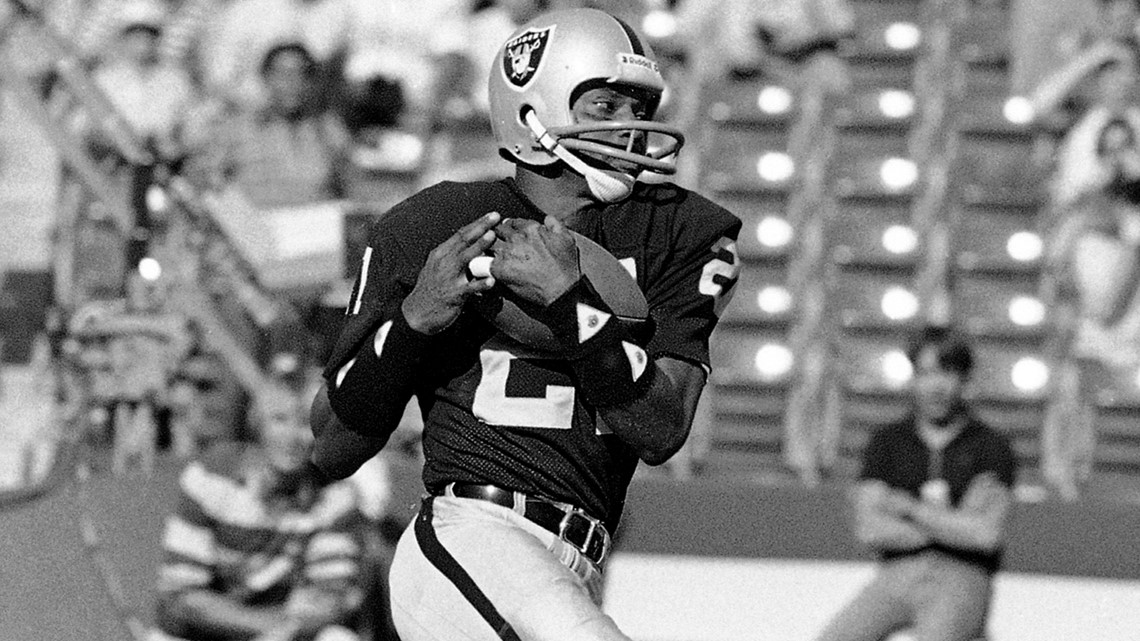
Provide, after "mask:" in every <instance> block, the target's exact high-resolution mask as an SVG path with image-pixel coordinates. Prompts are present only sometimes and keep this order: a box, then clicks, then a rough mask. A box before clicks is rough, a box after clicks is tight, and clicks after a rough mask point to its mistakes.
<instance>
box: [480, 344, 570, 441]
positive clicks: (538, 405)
mask: <svg viewBox="0 0 1140 641" xmlns="http://www.w3.org/2000/svg"><path fill="white" fill-rule="evenodd" d="M479 359H480V361H481V362H482V364H483V376H482V378H480V379H479V385H478V386H477V387H476V388H475V399H474V400H473V401H472V403H471V411H472V412H473V413H474V414H475V417H476V418H478V419H479V420H481V421H483V422H484V423H487V424H489V425H514V426H520V427H539V428H547V429H555V430H568V429H570V427H571V425H572V424H573V423H572V421H573V418H574V388H573V387H570V386H569V385H547V386H546V394H545V395H544V396H543V397H541V398H517V397H510V396H507V375H508V374H510V371H511V363H513V362H514V361H516V360H518V359H519V357H518V356H516V355H515V354H512V353H511V352H508V351H506V350H498V349H483V350H482V351H481V352H480V353H479Z"/></svg>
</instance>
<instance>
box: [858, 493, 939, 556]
mask: <svg viewBox="0 0 1140 641" xmlns="http://www.w3.org/2000/svg"><path fill="white" fill-rule="evenodd" d="M852 504H853V506H854V508H855V538H856V539H857V540H858V541H859V542H860V543H862V544H863V545H866V546H868V547H870V548H873V549H876V550H888V551H902V550H913V549H916V548H920V547H922V546H924V545H926V544H928V543H930V537H929V536H927V534H926V533H925V532H924V531H923V530H922V529H921V528H920V527H919V526H918V525H916V524H915V523H914V522H912V521H911V520H910V518H909V515H910V513H911V511H912V510H913V509H914V508H915V507H916V506H917V504H918V501H917V500H916V499H915V498H914V497H912V496H910V495H909V494H907V493H905V492H902V491H899V490H895V489H892V488H891V487H890V486H888V485H887V484H886V483H884V482H883V481H881V480H879V479H871V478H868V479H863V480H861V481H859V483H858V484H857V485H856V486H855V488H854V490H853V492H852Z"/></svg>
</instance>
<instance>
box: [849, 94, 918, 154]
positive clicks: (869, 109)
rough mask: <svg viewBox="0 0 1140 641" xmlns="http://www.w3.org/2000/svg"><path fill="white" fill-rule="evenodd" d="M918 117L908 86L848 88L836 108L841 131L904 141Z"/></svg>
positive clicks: (916, 103)
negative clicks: (849, 92)
mask: <svg viewBox="0 0 1140 641" xmlns="http://www.w3.org/2000/svg"><path fill="white" fill-rule="evenodd" d="M917 119H918V101H917V99H916V97H915V95H914V93H913V92H912V91H911V89H910V88H909V87H903V86H889V85H887V86H876V87H862V86H855V87H852V92H851V94H850V95H848V96H846V98H845V99H844V100H843V103H842V104H841V105H840V106H839V107H838V108H837V109H836V113H835V124H836V126H837V127H838V128H839V131H840V132H841V134H846V135H851V134H853V133H863V134H864V135H875V136H882V137H888V138H896V139H902V140H904V141H905V139H906V137H907V136H908V135H909V133H910V130H911V127H912V126H913V125H914V123H915V122H916V121H917Z"/></svg>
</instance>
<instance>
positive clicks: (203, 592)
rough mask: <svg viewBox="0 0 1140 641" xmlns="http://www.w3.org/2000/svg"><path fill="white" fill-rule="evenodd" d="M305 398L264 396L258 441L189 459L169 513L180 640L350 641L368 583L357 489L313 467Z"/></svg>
mask: <svg viewBox="0 0 1140 641" xmlns="http://www.w3.org/2000/svg"><path fill="white" fill-rule="evenodd" d="M298 401H299V396H298V395H297V394H296V393H294V392H293V390H290V389H288V388H286V387H284V386H282V385H280V384H271V385H270V386H268V387H267V388H265V389H263V390H259V391H258V392H257V393H255V398H254V406H253V411H252V415H251V421H252V423H253V426H254V429H255V431H256V433H257V436H258V438H257V442H256V443H233V442H230V443H223V444H220V445H218V446H217V447H215V448H213V449H212V450H211V451H209V452H207V453H206V454H205V455H203V456H202V457H201V458H199V459H196V460H194V461H192V462H191V463H190V464H189V465H187V467H186V468H185V469H184V470H183V472H182V474H181V476H180V479H179V488H180V491H179V497H178V503H177V505H176V506H175V508H174V510H173V511H172V513H171V514H170V515H169V516H168V518H167V521H166V528H165V534H164V536H163V549H164V552H165V558H164V560H163V563H162V566H161V567H160V569H159V578H158V612H157V622H158V624H159V627H160V628H161V630H162V631H163V632H164V633H165V634H166V635H170V636H173V637H175V638H179V639H196V640H209V641H228V640H234V641H238V640H246V639H255V640H257V641H293V640H297V641H301V640H306V641H307V640H309V639H314V638H315V639H317V640H325V639H328V640H330V641H331V640H333V639H336V640H337V641H349V640H352V639H356V638H358V637H357V634H356V633H355V632H354V628H355V627H356V624H357V622H358V617H359V616H360V615H361V612H360V611H359V610H360V607H361V604H362V603H363V602H364V599H365V596H366V595H365V589H366V586H367V584H368V583H369V581H370V577H368V576H367V575H366V574H365V573H364V572H363V571H362V564H363V563H364V562H365V561H364V545H365V539H364V538H363V537H364V536H365V534H366V532H367V529H368V528H365V527H363V524H364V522H363V521H362V514H361V511H360V507H361V504H360V497H359V494H358V492H357V491H356V489H355V487H354V485H353V484H352V483H349V482H343V483H334V484H331V485H325V484H324V483H323V482H321V481H320V480H319V479H318V478H317V477H316V476H314V475H313V474H312V473H311V471H310V469H311V468H310V466H309V465H308V464H307V454H308V451H309V443H310V442H311V438H312V437H311V435H310V434H309V431H308V430H307V429H305V427H304V419H303V408H302V407H301V404H300V403H299V402H298Z"/></svg>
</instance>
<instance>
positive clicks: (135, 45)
mask: <svg viewBox="0 0 1140 641" xmlns="http://www.w3.org/2000/svg"><path fill="white" fill-rule="evenodd" d="M116 8H117V9H118V10H119V13H117V14H116V15H115V16H114V19H115V24H117V25H119V27H118V30H117V31H116V32H115V34H116V36H115V39H114V40H113V41H112V42H111V43H110V45H109V46H108V47H107V48H106V50H105V51H104V55H103V56H102V57H101V58H100V59H99V60H98V61H97V62H96V63H95V66H94V69H93V71H92V75H91V79H92V83H93V84H94V86H95V87H96V88H97V89H98V90H99V91H100V93H101V94H102V96H80V95H77V94H75V93H72V89H76V90H80V91H82V88H75V87H69V88H68V90H60V91H58V92H57V93H56V94H55V96H54V98H53V100H54V101H55V107H56V108H57V109H60V110H61V111H62V112H63V113H66V114H68V116H69V120H70V123H71V126H72V127H73V128H74V130H75V131H76V132H77V133H78V135H79V136H80V137H81V138H82V139H83V140H84V141H85V143H86V145H87V147H88V149H89V151H90V152H91V155H92V156H93V159H94V160H95V161H96V162H97V163H99V164H100V166H101V167H102V169H103V170H104V171H105V172H106V176H107V177H108V178H109V180H108V185H110V188H111V190H113V191H115V192H119V193H121V194H123V196H124V197H123V198H122V199H121V200H118V201H112V202H100V203H95V202H94V199H93V197H92V196H91V195H90V194H89V193H87V189H86V187H85V186H81V185H80V184H79V181H78V179H77V177H76V176H75V175H74V174H73V173H72V172H71V170H70V169H69V168H68V167H67V166H66V165H65V167H64V171H63V174H62V177H61V184H62V187H61V201H60V208H61V210H60V212H59V218H60V219H61V220H62V221H72V222H74V224H75V225H76V226H77V230H72V232H71V233H73V234H75V235H76V236H82V235H84V234H86V233H89V231H88V230H86V229H84V226H85V225H86V222H87V221H85V219H89V218H105V219H107V220H108V222H110V223H111V226H112V227H113V228H114V233H115V234H116V235H117V236H118V239H117V240H110V242H109V243H108V246H107V247H105V248H104V251H107V252H108V253H119V252H122V253H123V254H124V256H123V259H124V263H125V264H126V265H129V264H130V263H133V260H132V258H134V259H137V258H138V256H133V257H131V256H127V254H128V253H130V252H131V251H132V250H133V247H132V245H131V244H129V243H130V242H131V241H145V238H146V236H147V230H148V228H149V218H148V212H147V209H146V207H145V204H144V202H143V198H144V194H145V191H146V186H147V185H148V184H149V179H150V172H151V171H152V170H153V165H152V164H151V163H149V162H148V160H149V159H148V158H144V157H141V156H139V155H136V154H134V152H133V151H132V149H131V148H128V147H124V146H122V145H123V140H124V139H125V138H124V136H131V137H133V138H135V139H136V141H137V143H139V145H141V146H142V147H143V148H144V149H146V150H148V151H150V152H152V153H155V154H157V157H158V158H169V159H174V158H177V157H178V156H179V155H180V154H181V150H182V140H181V136H182V132H183V125H184V122H185V120H184V119H185V116H186V113H187V112H188V111H190V109H191V107H192V106H193V105H194V104H195V102H196V100H197V97H196V94H195V91H194V89H193V85H192V84H191V82H190V78H189V76H188V75H187V74H186V73H185V71H184V70H182V69H181V68H179V67H177V66H176V65H171V64H167V63H164V62H163V61H162V60H161V59H160V58H159V55H158V42H159V38H160V33H161V32H160V26H159V25H160V24H161V23H162V20H163V16H164V15H165V13H164V12H165V9H164V7H163V6H162V5H160V4H157V3H156V2H152V1H151V0H130V1H129V2H122V3H120V4H118V5H116ZM101 98H105V99H106V104H107V106H109V108H110V109H112V110H113V111H114V114H113V115H114V116H117V119H118V120H121V122H122V124H123V125H124V126H125V128H126V129H127V130H128V131H127V132H126V133H125V134H124V132H122V131H118V130H113V129H111V128H110V127H111V126H113V125H112V124H111V120H112V119H110V118H109V117H108V116H109V114H108V113H106V111H105V109H104V108H103V107H101V106H100V105H101V104H103V101H102V100H101ZM88 227H89V225H88ZM78 242H82V239H80V241H78ZM136 244H137V242H136ZM112 245H114V246H115V247H113V248H112ZM128 268H129V267H128ZM80 271H82V270H80ZM80 278H82V276H80ZM123 278H124V274H123V273H122V272H121V271H120V273H118V274H115V275H112V276H111V277H110V279H111V280H114V281H117V282H118V284H119V286H120V287H121V284H122V282H123ZM82 299H83V297H81V300H82Z"/></svg>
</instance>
